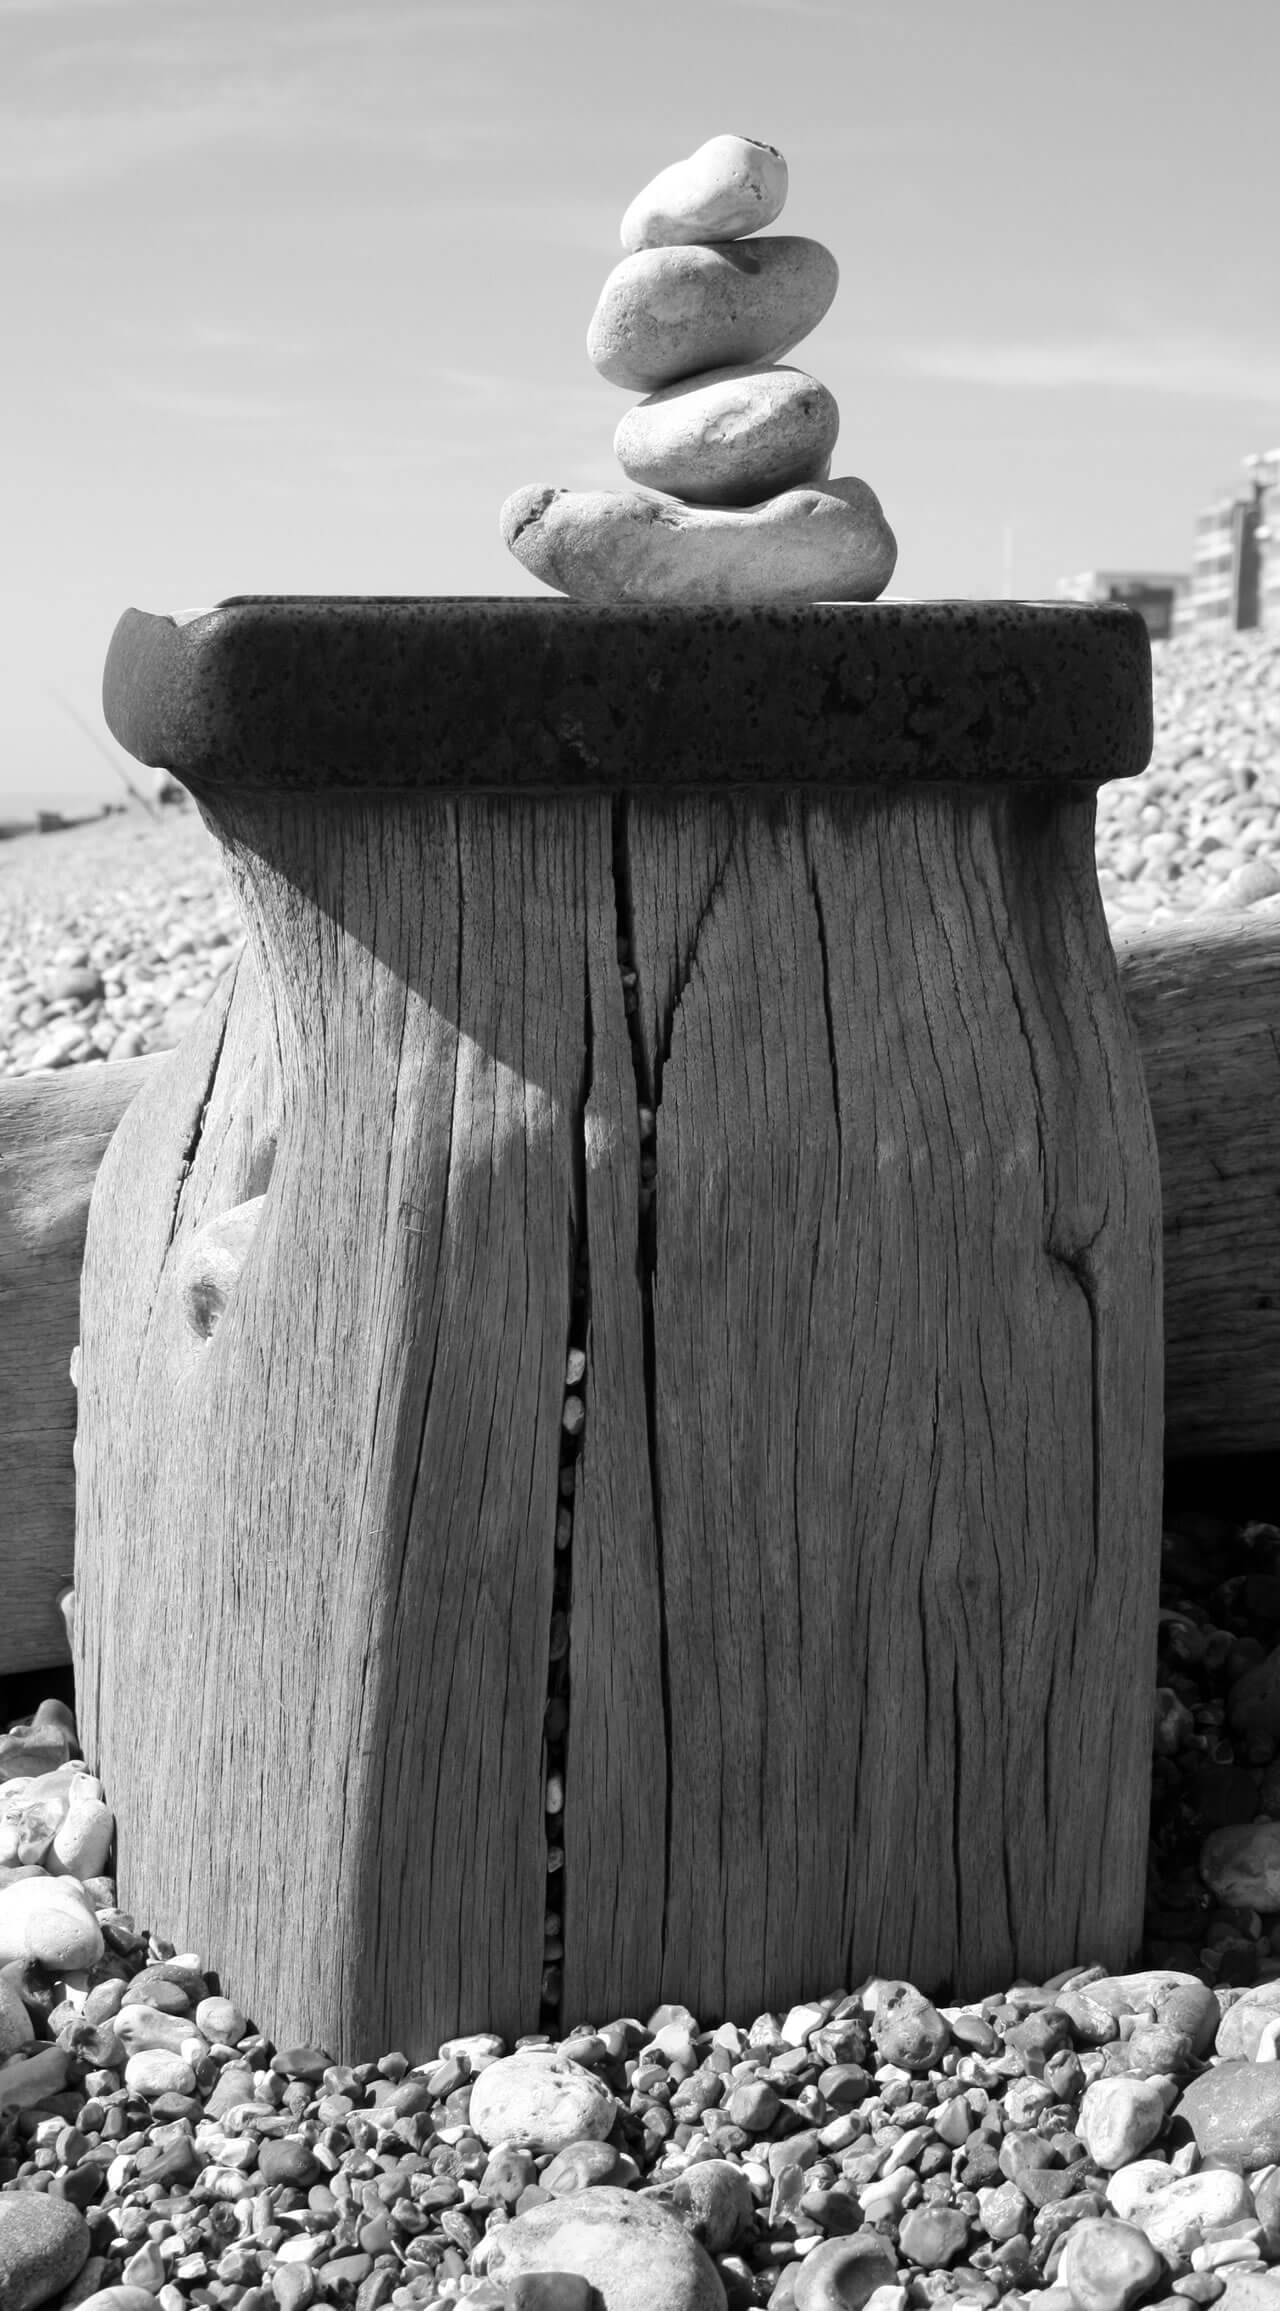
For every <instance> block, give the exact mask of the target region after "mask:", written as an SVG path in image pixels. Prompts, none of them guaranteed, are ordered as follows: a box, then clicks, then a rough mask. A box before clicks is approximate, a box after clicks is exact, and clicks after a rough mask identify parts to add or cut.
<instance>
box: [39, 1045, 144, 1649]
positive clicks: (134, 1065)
mask: <svg viewBox="0 0 1280 2311" xmlns="http://www.w3.org/2000/svg"><path fill="white" fill-rule="evenodd" d="M166 1056H167V1055H166V1054H163V1053H157V1054H155V1055H153V1056H152V1057H150V1058H145V1059H125V1060H120V1061H118V1062H117V1063H116V1064H115V1065H114V1066H111V1067H107V1066H102V1067H75V1068H65V1069H60V1070H57V1071H50V1072H49V1073H48V1074H43V1073H42V1074H38V1075H25V1076H14V1077H11V1078H10V1079H9V1080H8V1081H6V1082H3V1083H0V1500H2V1501H3V1502H4V1522H3V1531H2V1533H0V1593H2V1594H3V1599H4V1609H3V1611H2V1612H0V1676H8V1675H11V1674H12V1673H14V1672H15V1671H18V1670H23V1669H45V1668H51V1667H52V1666H53V1665H54V1664H55V1663H58V1662H62V1661H67V1660H69V1659H70V1657H71V1656H70V1647H69V1646H68V1644H67V1633H66V1629H65V1627H64V1624H63V1619H62V1615H61V1613H60V1612H59V1610H58V1603H57V1599H58V1594H59V1591H60V1590H62V1589H64V1588H65V1587H66V1586H67V1584H68V1582H69V1581H70V1579H71V1566H72V1552H73V1547H74V1542H75V1470H74V1467H73V1463H72V1450H73V1446H74V1443H75V1432H76V1397H75V1390H74V1388H73V1387H72V1384H71V1372H70V1366H71V1352H72V1349H73V1348H74V1347H75V1344H76V1341H77V1340H78V1338H79V1336H80V1262H81V1259H82V1256H83V1253H84V1235H85V1224H86V1221H87V1219H88V1216H89V1198H90V1196H91V1194H92V1192H93V1183H94V1180H95V1178H96V1176H97V1171H98V1166H99V1164H100V1163H101V1161H102V1158H103V1155H104V1153H105V1152H106V1147H107V1143H108V1141H109V1140H110V1138H111V1135H112V1133H113V1132H114V1130H115V1128H116V1125H117V1124H118V1123H119V1121H120V1118H121V1116H122V1115H123V1114H124V1113H125V1110H126V1109H127V1108H128V1107H129V1105H130V1103H131V1102H132V1101H133V1100H134V1099H135V1098H136V1096H137V1094H138V1092H139V1090H140V1089H141V1087H142V1085H143V1084H144V1083H146V1082H148V1081H149V1080H152V1079H153V1078H154V1077H155V1076H156V1074H157V1072H158V1070H160V1069H162V1068H163V1067H164V1065H165V1060H166Z"/></svg>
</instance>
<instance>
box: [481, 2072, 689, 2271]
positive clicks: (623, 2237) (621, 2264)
mask: <svg viewBox="0 0 1280 2311" xmlns="http://www.w3.org/2000/svg"><path fill="white" fill-rule="evenodd" d="M511 2059H512V2060H517V2059H518V2057H515V2056H513V2057H511ZM484 2075H485V2076H486V2077H487V2076H488V2075H489V2074H488V2073H487V2072H486V2073H485V2074H484ZM473 2123H474V2121H473ZM471 2267H472V2270H473V2271H477V2272H479V2273H480V2275H481V2276H482V2277H483V2278H488V2279H495V2280H496V2281H497V2282H498V2284H499V2286H503V2287H505V2286H506V2285H507V2284H508V2282H509V2281H510V2280H512V2279H519V2278H521V2277H522V2276H523V2275H524V2274H526V2273H528V2272H549V2271H573V2272H576V2273H577V2274H578V2276H579V2277H580V2278H583V2279H586V2280H588V2281H589V2283H590V2284H591V2286H593V2287H594V2288H596V2289H597V2290H598V2292H599V2295H600V2297H601V2300H602V2303H603V2306H604V2311H725V2293H724V2287H723V2285H722V2283H721V2280H720V2274H719V2272H718V2271H717V2270H716V2267H715V2264H714V2263H713V2262H712V2260H711V2257H710V2256H709V2255H708V2253H707V2251H706V2249H705V2247H700V2246H699V2244H698V2242H697V2240H696V2239H693V2238H691V2237H690V2235H689V2233H688V2231H687V2230H686V2229H685V2227H684V2225H683V2224H682V2223H681V2222H679V2221H678V2220H677V2218H676V2217H675V2216H674V2215H673V2214H671V2213H669V2212H668V2210H667V2209H666V2208H665V2207H662V2206H659V2205H658V2204H657V2202H656V2201H655V2200H653V2199H650V2198H640V2197H637V2196H636V2195H635V2194H634V2193H633V2192H631V2191H620V2190H610V2189H607V2188H606V2189H602V2190H593V2191H583V2192H581V2193H580V2194H579V2196H578V2197H577V2198H571V2199H548V2200H546V2201H545V2202H544V2203H543V2204H542V2205H541V2206H536V2207H530V2208H529V2209H528V2210H527V2211H526V2213H524V2214H522V2215H516V2216H515V2217H513V2219H512V2221H511V2222H509V2223H504V2224H502V2225H501V2226H500V2228H498V2229H497V2230H493V2231H487V2232H486V2233H485V2235H484V2237H483V2238H482V2239H481V2241H480V2243H479V2245H478V2246H477V2247H476V2248H475V2249H474V2251H473V2253H472V2257H471Z"/></svg>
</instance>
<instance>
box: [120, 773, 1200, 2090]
mask: <svg viewBox="0 0 1280 2311" xmlns="http://www.w3.org/2000/svg"><path fill="white" fill-rule="evenodd" d="M205 809H206V815H207V816H208V817H209V819H210V823H211V824H213V826H214V830H215V832H217V833H219V835H220V837H221V839H222V841H223V843H224V847H225V849H226V854H227V858H228V864H229V867H230V869H231V872H232V874H233V877H234V878H235V880H236V883H237V887H238V889H239V892H240V896H241V899H242V904H243V906H244V910H245V914H246V919H247V923H248V927H249V935H250V948H251V951H252V953H253V956H254V958H255V963H256V967H257V974H258V979H259V983H260V986H261V990H262V1016H261V1022H259V1021H258V1020H257V1019H256V1017H255V1014H254V1009H253V1000H252V998H251V996H250V993H249V991H248V982H247V980H246V981H245V982H244V983H243V984H242V985H241V987H239V988H238V989H237V991H236V994H235V998H234V1000H232V999H231V997H230V996H229V997H228V1003H227V1007H226V1009H225V1010H224V1011H223V1012H222V1013H221V1014H219V1012H218V1011H217V1009H216V1008H215V1009H214V1010H211V1012H210V1013H208V1014H206V1017H205V1019H204V1020H203V1021H202V1022H201V1023H200V1025H199V1027H198V1028H197V1030H196V1031H195V1033H194V1034H193V1036H192V1038H191V1039H190V1041H189V1042H188V1044H187V1045H186V1046H184V1048H183V1051H182V1052H181V1053H180V1054H179V1055H178V1057H177V1060H176V1061H175V1062H174V1069H175V1072H174V1074H173V1075H172V1076H171V1077H170V1079H169V1089H168V1092H167V1096H166V1099H165V1101H164V1103H163V1107H162V1106H161V1104H160V1103H159V1102H157V1101H156V1100H155V1099H154V1098H152V1097H151V1096H150V1095H147V1096H145V1097H144V1098H143V1099H142V1100H140V1101H139V1102H138V1104H137V1106H136V1107H135V1108H134V1109H133V1110H131V1111H130V1113H129V1115H128V1116H127V1117H126V1119H125V1122H124V1124H123V1125H122V1127H121V1129H120V1130H119V1132H118V1133H117V1134H116V1137H115V1139H114V1140H113V1142H112V1145H111V1148H110V1150H109V1153H108V1156H107V1158H106V1160H105V1161H104V1163H103V1166H102V1170H101V1173H100V1176H99V1182H98V1186H97V1189H96V1191H95V1195H94V1202H93V1208H92V1213H91V1218H90V1228H89V1237H88V1243H87V1248H86V1261H85V1278H84V1307H83V1325H82V1337H83V1341H84V1374H83V1377H82V1387H81V1423H82V1425H81V1485H80V1504H79V1527H78V1549H79V1557H80V1570H79V1574H78V1594H79V1607H78V1629H77V1673H78V1678H79V1685H80V1695H81V1723H82V1733H83V1737H84V1740H85V1745H86V1750H87V1753H88V1754H89V1756H90V1757H91V1758H92V1759H93V1760H94V1763H95V1770H97V1771H99V1772H101V1773H102V1774H103V1776H104V1778H105V1780H106V1782H107V1785H108V1787H109V1788H110V1790H111V1793H112V1797H113V1802H114V1803H115V1805H116V1807H117V1812H118V1817H119V1822H120V1851H121V1893H122V1899H123V1900H124V1901H125V1902H126V1903H127V1904H128V1905H129V1906H131V1907H133V1908H135V1909H136V1910H137V1911H138V1912H139V1913H140V1914H145V1915H146V1916H147V1917H148V1918H149V1919H151V1920H152V1921H153V1923H154V1924H156V1925H157V1926H158V1927H159V1929H160V1930H162V1931H163V1930H166V1927H167V1926H168V1925H170V1924H171V1925H172V1926H173V1927H174V1928H175V1929H176V1928H177V1927H178V1925H179V1924H180V1925H181V1930H182V1933H183V1935H184V1937H185V1938H187V1939H189V1940H191V1941H192V1943H193V1944H194V1945H195V1946H198V1947H199V1948H201V1950H202V1951H204V1952H206V1953H207V1954H208V1956H209V1959H210V1962H211V1963H213V1964H216V1965H217V1967H218V1970H219V1972H220V1974H221V1976H222V1979H223V1982H224V1985H225V1986H226V1987H227V1988H228V1989H229V1991H230V1993H231V1994H232V1995H234V1996H236V1997H238V1998H240V1999H241V2000H242V2002H243V2003H244V2004H245V2005H246V2007H247V2009H248V2010H249V2011H251V2012H253V2013H254V2014H255V2015H256V2016H257V2017H259V2018H260V2019H261V2018H263V2017H266V2018H269V2024H270V2027H271V2029H272V2031H273V2034H274V2035H275V2036H276V2037H277V2038H278V2039H280V2040H282V2041H283V2040H285V2039H288V2038H291V2037H293V2038H300V2037H318V2038H319V2039H321V2040H322V2041H323V2043H325V2044H326V2045H327V2046H328V2047H329V2048H330V2050H331V2051H333V2052H334V2053H335V2054H338V2055H340V2056H342V2057H355V2056H357V2055H363V2054H366V2053H368V2052H370V2051H374V2050H377V2049H378V2048H381V2047H383V2046H387V2045H397V2046H400V2047H402V2048H403V2049H404V2050H405V2051H406V2052H407V2053H408V2054H410V2056H411V2057H412V2058H415V2059H416V2058H419V2057H420V2056H422V2055H423V2054H425V2053H427V2052H428V2051H430V2050H431V2049H433V2048H434V2047H435V2046H436V2045H437V2044H438V2043H439V2041H440V2040H441V2039H442V2038H443V2037H445V2036H446V2035H448V2034H450V2033H452V2032H453V2031H455V2030H459V2029H469V2028H478V2027H492V2028H496V2029H498V2030H501V2031H503V2032H504V2033H505V2034H507V2035H509V2036H514V2035H516V2034H518V2033H519V2032H521V2031H523V2030H526V2029H531V2028H534V2027H536V2026H537V2020H538V2006H539V1978H540V1972H541V1942H542V1914H543V1907H544V1899H545V1883H546V1882H545V1876H544V1872H545V1864H546V1835H545V1830H544V1825H543V1818H542V1803H541V1780H542V1734H541V1725H542V1712H543V1703H544V1698H545V1690H546V1672H547V1655H548V1625H549V1616H550V1609H551V1595H552V1568H553V1561H554V1536H555V1520H556V1509H557V1499H558V1452H559V1435H560V1411H561V1404H562V1398H563V1380H564V1358H565V1347H566V1342H567V1339H568V1333H569V1326H570V1307H571V1283H572V1277H573V1273H574V1268H575V1264H576V1262H577V1260H578V1257H579V1254H580V1252H581V1251H582V1250H583V1249H584V1247H585V1250H586V1254H587V1262H588V1269H589V1279H590V1282H589V1324H588V1334H587V1356H588V1365H587V1377H586V1384H585V1401H586V1406H587V1419H586V1428H585V1431H584V1436H583V1444H582V1453H581V1459H580V1463H579V1470H578V1479H577V1492H576V1502H575V1512H574V1523H573V1542H572V1599H571V1609H570V1653H569V1662H570V1723H569V1738H568V1757H567V1766H566V1787H567V1796H566V1809H565V1817H564V1842H565V1852H566V1863H565V1872H564V1896H563V1898H564V1908H565V1941H566V1953H565V1962H564V2005H563V2013H564V2018H565V2019H566V2021H568V2022H574V2021H577V2020H580V2019H584V2018H594V2019H596V2020H600V2019H602V2018H604V2017H605V2016H607V2015H608V2014H611V2013H614V2012H617V2011H619V2010H626V2011H632V2012H640V2013H643V2012H645V2011H647V2010H648V2006H649V2004H651V2003H652V2002H653V2001H654V2000H655V1999H656V1998H657V1997H658V1996H659V1995H663V1996H667V1997H677V1998H682V1999H686V2000H687V2001H688V2002H689V2003H690V2004H691V2005H692V2006H693V2007H694V2010H695V2011H696V2012H698V2013H699V2015H700V2016H701V2017H702V2018H703V2019H707V2020H709V2019H714V2018H716V2017H717V2016H719V2015H721V2014H723V2013H725V2012H733V2013H736V2014H742V2013H745V2012H747V2011H748V2010H750V2011H756V2010H758V2009H759V2008H760V2007H762V2006H765V2005H773V2004H777V2003H779V2002H785V2001H786V2000H787V1999H789V1998H790V1997H792V1996H794V1995H799V1994H800V1993H802V1992H812V1991H814V1990H815V1989H818V1988H826V1987H829V1986H831V1985H833V1984H834V1983H835V1982H837V1981H841V1980H843V1981H852V1980H856V1979H858V1978H859V1977H860V1976H861V1975H863V1974H865V1973H866V1972H867V1971H868V1970H870V1969H872V1968H874V1967H876V1966H878V1965H889V1966H892V1967H893V1968H894V1969H895V1970H898V1971H905V1972H909V1973H910V1974H911V1975H912V1977H913V1979H915V1980H917V1981H919V1982H920V1983H921V1984H922V1985H924V1986H925V1987H929V1988H932V1989H935V1990H937V1991H941V1990H943V1989H944V1988H953V1989H955V1990H957V1991H960V1992H972V1991H974V1990H977V1989H980V1988H983V1987H989V1986H990V1983H991V1981H992V1980H995V1979H997V1978H998V1977H1000V1976H1001V1975H1004V1976H1008V1977H1011V1976H1012V1975H1013V1974H1014V1973H1016V1972H1018V1971H1023V1972H1026V1973H1028V1974H1032V1975H1035V1974H1044V1973H1046V1972H1048V1971H1051V1970H1052V1969H1053V1968H1055V1967H1057V1966H1059V1965H1062V1964H1065V1963H1067V1962H1068V1961H1069V1960H1071V1959H1072V1958H1075V1957H1077V1956H1093V1955H1097V1956H1100V1957H1102V1958H1103V1959H1104V1960H1107V1961H1111V1962H1115V1963H1121V1962H1123V1961H1124V1960H1125V1959H1126V1958H1127V1957H1128V1956H1129V1955H1130V1954H1131V1953H1132V1950H1133V1949H1134V1947H1135V1946H1136V1941H1137V1936H1138V1930H1139V1923H1140V1915H1141V1899H1142V1884H1143V1867H1144V1861H1145V1829H1146V1819H1145V1815H1146V1798H1145V1790H1146V1761H1147V1752H1148V1747H1149V1722H1148V1720H1149V1708H1150V1684H1149V1659H1150V1651H1151V1646H1152V1643H1153V1632H1154V1613H1155V1602H1156V1581H1157V1569H1158V1541H1159V1493H1160V1485H1159V1471H1160V1441H1161V1436H1160V1403H1161V1355H1160V1330H1159V1290H1160V1228H1159V1196H1158V1182H1157V1174H1156V1160H1155V1149H1154V1143H1153V1139H1152V1134H1151V1125H1150V1116H1149V1112H1148V1109H1147V1106H1146V1102H1145V1098H1144V1094H1143V1086H1142V1074H1141V1066H1140V1061H1139V1056H1138V1050H1137V1045H1136V1042H1135V1039H1134V1036H1133V1032H1132V1029H1131V1027H1130V1024H1129V1022H1128V1020H1127V1018H1126V1015H1125V1012H1124V1009H1123V1005H1122V1003H1121V1000H1120V996H1119V988H1118V983H1117V978H1116V972H1115V965H1114V959H1113V957H1112V954H1111V949H1110V946H1109V943H1108V939H1107V934H1106V927H1105V921H1104V918H1103V914H1102V909H1101V903H1100V901H1099V898H1098V894H1097V887H1096V881H1095V879H1094V870H1093V857H1092V838H1093V808H1092V798H1091V796H1089V795H1088V794H1087V793H1086V794H1082V793H1080V792H1078V791H1074V792H1073V791H1071V790H1066V791H1060V792H1059V793H1058V794H1057V795H1049V794H1048V793H1044V792H1035V791H1026V790H1024V791H1022V792H1020V793H1013V792H997V791H993V790H980V791H977V792H970V793H967V794H963V793H960V792H958V791H956V790H953V789H947V788H937V789H927V790H920V791H916V792H915V793H912V794H890V793H887V792H885V791H876V790H870V791H864V792H862V793H857V792H850V793H846V794H844V795H840V796H836V797H833V798H829V799H825V800H819V799H817V798H815V797H813V796H807V797H804V796H799V795H796V794H786V793H778V794H775V795H773V796H769V795H762V796H757V797H753V798H751V799H749V800H747V799H742V798H724V799H719V800H711V799H708V798H699V797H697V796H691V795H684V796H680V795H670V796H666V797H658V796H648V797H645V798H631V799H625V798H613V799H612V800H610V799H609V798H607V797H604V796H593V797H583V798H580V799H561V800H559V801H555V802H532V801H527V800H526V801H515V800H497V799H492V798H485V797H475V796H472V797H466V798H459V799H457V800H454V801H450V800H446V799H441V798H432V797H429V796H424V797H417V798H415V797H409V796H395V797H384V798H382V799H381V800H372V801H369V802H364V801H350V802H343V801H339V800H335V799H332V798H329V799H314V798H313V799H312V800H311V801H310V802H309V803H297V802H293V801H290V800H289V799H287V798H272V797H270V796H258V797H255V798H252V800H250V799H248V798H239V799H227V800H225V801H223V802H219V804H218V806H217V810H216V813H215V811H214V809H213V807H212V806H211V805H209V804H207V803H206V805H205ZM620 937H621V938H623V939H624V940H625V941H627V942H629V944H630V948H631V951H632V955H633V960H634V966H635V969H636V972H637V976H638V998H639V1000H638V1005H637V1008H636V1010H635V1013H634V1017H629V1016H628V1008H627V1003H626V1000H625V999H624V994H623V988H622V984H621V981H620V977H619V971H618V941H619V938H620ZM255 1034H256V1035H257V1036H258V1038H259V1041H260V1044H261V1047H262V1049H263V1050H264V1051H265V1052H266V1054H267V1055H268V1058H269V1065H267V1066H265V1070H264V1072H263V1074H262V1076H261V1079H260V1081H259V1087H258V1091H257V1093H256V1094H255V1095H254V1096H253V1098H252V1099H249V1100H248V1101H246V1095H245V1090H244V1071H245V1065H246V1059H247V1055H248V1053H249V1051H250V1048H251V1042H252V1038H253V1036H254V1035H255ZM237 1038H240V1041H239V1042H237ZM641 1104H644V1105H647V1106H651V1107H652V1108H653V1109H654V1110H655V1111H656V1116H657V1162H658V1172H657V1185H656V1196H655V1198H654V1201H653V1203H652V1206H651V1207H650V1208H648V1209H645V1208H644V1205H643V1203H642V1200H641V1196H640V1192H639V1184H640V1183H639V1126H638V1109H639V1107H640V1105H641ZM264 1118H266V1119H267V1120H265V1121H264V1120H263V1119H264ZM259 1194H261V1195H264V1199H265V1200H264V1203H263V1206H262V1216H261V1220H260V1222H259V1224H258V1226H257V1230H256V1233H255V1234H254V1236H253V1240H252V1245H251V1249H250V1250H249V1252H248V1256H247V1258H246V1260H245V1264H244V1267H243V1269H242V1271H241V1274H240V1278H239V1281H238V1283H237V1284H236V1285H235V1286H234V1287H233V1289H232V1291H231V1295H230V1298H229V1300H228V1302H227V1306H226V1311H225V1314H224V1315H223V1316H222V1319H221V1321H220V1322H219V1323H218V1324H217V1325H216V1327H215V1328H214V1329H213V1331H212V1333H211V1335H210V1336H209V1337H207V1338H205V1337H197V1336H196V1334H195V1333H194V1332H193V1331H192V1330H191V1328H190V1327H189V1326H188V1325H187V1324H186V1322H185V1320H184V1318H183V1314H182V1293H181V1287H180V1277H181V1274H182V1271H183V1258H184V1253H185V1252H186V1251H187V1249H188V1247H189V1246H190V1244H191V1241H192V1239H193V1237H194V1236H195V1235H196V1234H197V1232H198V1231H199V1230H200V1229H201V1228H202V1227H203V1226H205V1225H206V1224H207V1223H208V1222H209V1221H211V1220H213V1219H216V1218H217V1217H218V1216H219V1215H221V1214H225V1213H227V1212H228V1211H230V1210H232V1209H233V1208H235V1207H239V1206H241V1205H243V1204H244V1203H245V1202H246V1201H247V1200H248V1199H250V1198H251V1197H252V1196H254V1195H259ZM158 1728H160V1729H169V1730H168V1731H165V1732H163V1733H162V1734H161V1735H160V1736H159V1737H158V1735H157V1729H158Z"/></svg>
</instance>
